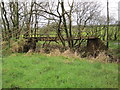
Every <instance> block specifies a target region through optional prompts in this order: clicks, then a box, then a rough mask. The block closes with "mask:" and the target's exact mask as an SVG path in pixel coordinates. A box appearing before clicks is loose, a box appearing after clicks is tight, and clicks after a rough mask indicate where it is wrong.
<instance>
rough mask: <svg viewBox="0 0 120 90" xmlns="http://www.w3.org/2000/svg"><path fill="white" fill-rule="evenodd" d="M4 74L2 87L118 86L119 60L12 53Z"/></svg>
mask: <svg viewBox="0 0 120 90" xmlns="http://www.w3.org/2000/svg"><path fill="white" fill-rule="evenodd" d="M73 60H74V61H73ZM68 61H69V62H68ZM2 74H3V88H11V87H20V88H118V65H117V64H114V63H100V62H93V63H92V62H89V61H87V60H85V59H76V58H66V57H63V56H45V55H41V54H33V55H31V56H24V54H16V56H14V55H11V56H8V57H6V58H3V73H2Z"/></svg>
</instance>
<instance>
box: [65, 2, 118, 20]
mask: <svg viewBox="0 0 120 90" xmlns="http://www.w3.org/2000/svg"><path fill="white" fill-rule="evenodd" d="M65 1H67V0H65ZM69 1H71V2H72V1H73V0H69ZM75 1H76V0H75ZM77 1H84V2H91V1H93V2H96V1H97V2H100V3H101V5H102V8H103V11H102V13H103V14H104V15H106V14H107V0H77ZM108 1H109V14H110V16H113V17H115V18H116V19H117V20H118V2H120V0H108Z"/></svg>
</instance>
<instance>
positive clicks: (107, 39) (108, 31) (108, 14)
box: [106, 0, 109, 49]
mask: <svg viewBox="0 0 120 90" xmlns="http://www.w3.org/2000/svg"><path fill="white" fill-rule="evenodd" d="M108 32H109V2H108V0H107V30H106V36H107V38H106V41H107V44H106V46H107V49H108V48H109V42H108V37H109V34H108Z"/></svg>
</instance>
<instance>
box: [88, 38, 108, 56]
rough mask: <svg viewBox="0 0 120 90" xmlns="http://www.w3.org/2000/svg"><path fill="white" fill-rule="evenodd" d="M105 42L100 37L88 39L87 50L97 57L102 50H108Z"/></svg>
mask: <svg viewBox="0 0 120 90" xmlns="http://www.w3.org/2000/svg"><path fill="white" fill-rule="evenodd" d="M106 49H107V48H106V46H105V44H104V43H103V42H102V41H101V40H100V39H99V38H93V39H88V40H87V52H89V53H90V54H91V55H92V56H94V57H96V56H97V55H98V54H99V52H100V51H104V50H106Z"/></svg>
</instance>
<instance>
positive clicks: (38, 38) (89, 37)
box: [24, 36, 98, 41]
mask: <svg viewBox="0 0 120 90" xmlns="http://www.w3.org/2000/svg"><path fill="white" fill-rule="evenodd" d="M24 38H25V39H28V40H30V39H35V40H38V41H59V40H60V39H59V37H50V36H34V37H32V36H27V37H24ZM63 38H64V37H63ZM97 38H98V37H94V36H86V37H85V36H82V37H72V38H64V40H65V41H69V40H82V39H85V40H88V39H97Z"/></svg>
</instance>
